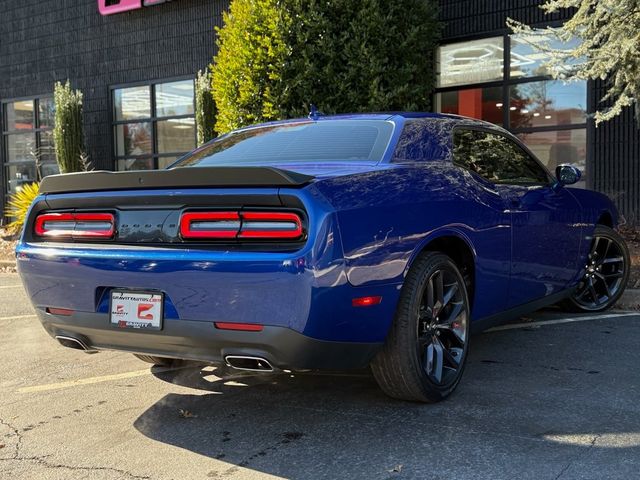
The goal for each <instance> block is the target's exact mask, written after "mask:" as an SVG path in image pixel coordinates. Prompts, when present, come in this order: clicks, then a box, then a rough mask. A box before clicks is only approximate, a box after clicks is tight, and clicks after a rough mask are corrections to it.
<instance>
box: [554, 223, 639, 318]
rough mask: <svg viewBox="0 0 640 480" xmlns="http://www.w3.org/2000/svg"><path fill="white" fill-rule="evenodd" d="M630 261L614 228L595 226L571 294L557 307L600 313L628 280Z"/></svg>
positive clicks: (614, 298)
mask: <svg viewBox="0 0 640 480" xmlns="http://www.w3.org/2000/svg"><path fill="white" fill-rule="evenodd" d="M630 264H631V262H630V258H629V249H628V248H627V244H626V243H625V241H624V239H623V238H622V237H621V236H620V235H619V234H618V233H617V232H616V231H615V230H613V229H611V228H609V227H606V226H604V225H598V226H597V227H596V229H595V231H594V233H593V239H592V241H591V250H590V251H589V257H588V259H587V264H586V265H585V273H584V276H583V277H582V279H581V280H580V283H579V284H578V287H577V289H576V291H575V293H574V294H573V296H572V297H571V298H569V299H567V300H566V301H565V302H563V303H562V304H561V306H562V307H563V308H564V309H565V310H567V311H570V312H601V311H603V310H607V309H609V308H611V307H613V306H614V305H615V304H616V302H617V301H618V300H619V299H620V297H621V296H622V294H623V293H624V289H625V288H626V286H627V282H628V281H629V274H630V268H629V267H630Z"/></svg>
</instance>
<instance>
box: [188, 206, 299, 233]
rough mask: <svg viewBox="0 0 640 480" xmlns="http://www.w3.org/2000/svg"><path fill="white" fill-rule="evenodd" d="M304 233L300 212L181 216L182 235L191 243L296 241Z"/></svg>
mask: <svg viewBox="0 0 640 480" xmlns="http://www.w3.org/2000/svg"><path fill="white" fill-rule="evenodd" d="M216 223H219V225H216ZM230 223H231V224H232V225H230ZM198 224H200V227H198ZM207 224H211V225H207ZM302 234H303V228H302V219H301V218H300V215H298V214H296V213H288V212H242V211H241V212H187V213H183V214H182V216H181V217H180V235H181V237H182V238H183V239H187V240H188V239H214V240H215V239H236V238H237V239H270V240H280V239H281V240H296V239H298V238H300V237H302Z"/></svg>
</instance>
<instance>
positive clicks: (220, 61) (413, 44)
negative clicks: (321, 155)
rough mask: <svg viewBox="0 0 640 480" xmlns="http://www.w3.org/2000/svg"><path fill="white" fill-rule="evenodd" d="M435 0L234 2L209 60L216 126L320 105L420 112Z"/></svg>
mask: <svg viewBox="0 0 640 480" xmlns="http://www.w3.org/2000/svg"><path fill="white" fill-rule="evenodd" d="M437 17H438V8H437V3H436V2H435V0H395V1H393V2H385V1H383V0H279V1H276V0H234V2H233V3H232V6H231V10H230V12H229V14H228V15H226V16H225V25H224V27H223V28H222V29H220V30H219V31H218V33H219V39H218V45H219V51H220V53H219V55H218V57H217V59H216V63H215V65H214V66H213V74H214V95H215V97H216V102H217V104H218V109H219V113H218V127H219V130H220V131H226V130H229V129H231V128H236V127H238V126H242V125H246V124H250V123H254V122H256V121H263V120H271V119H276V118H284V117H292V116H301V115H306V114H307V113H308V112H309V109H310V104H311V103H313V104H315V105H316V106H317V107H318V108H319V109H320V110H321V111H323V112H324V113H340V112H361V111H394V110H409V111H411V110H428V109H429V107H430V98H431V95H432V93H433V89H434V86H435V69H434V65H435V49H436V47H437V42H438V39H439V35H440V24H439V23H438V19H437Z"/></svg>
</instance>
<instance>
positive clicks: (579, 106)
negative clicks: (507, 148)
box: [435, 35, 588, 186]
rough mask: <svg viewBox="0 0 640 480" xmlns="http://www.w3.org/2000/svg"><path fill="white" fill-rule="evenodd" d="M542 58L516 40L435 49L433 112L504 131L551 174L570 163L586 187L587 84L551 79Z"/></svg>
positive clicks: (571, 44) (567, 45) (543, 55)
mask: <svg viewBox="0 0 640 480" xmlns="http://www.w3.org/2000/svg"><path fill="white" fill-rule="evenodd" d="M534 39H535V38H534ZM576 44H577V40H570V41H568V42H566V43H563V44H557V43H553V42H552V43H551V44H550V45H549V46H551V47H553V48H571V47H575V46H576ZM547 55H548V54H546V53H540V52H538V51H536V50H534V49H533V48H531V47H530V46H529V44H528V43H526V42H524V41H523V39H522V37H519V36H516V35H504V36H502V37H492V38H487V39H483V40H473V41H470V42H459V43H454V44H450V45H444V46H441V47H440V48H439V49H438V90H437V93H436V98H435V100H436V101H435V104H436V109H437V110H438V111H439V112H442V113H453V114H458V115H464V116H467V117H473V118H478V119H481V120H486V121H488V122H491V123H494V124H496V125H500V126H502V127H504V128H507V129H509V130H510V131H511V132H513V133H514V134H516V135H517V136H518V137H519V138H520V139H521V140H523V141H524V143H525V144H526V145H527V146H528V147H529V148H530V149H531V150H532V151H533V152H534V153H535V154H536V156H538V158H539V159H540V160H541V161H542V162H544V163H545V164H546V166H547V168H548V169H549V170H551V171H552V172H553V171H554V170H555V167H556V166H557V165H559V164H561V163H573V164H576V165H577V166H578V167H579V168H580V169H581V170H582V171H583V173H584V175H583V180H584V181H583V182H581V185H582V186H586V180H587V179H588V175H587V174H588V172H587V171H586V169H587V162H586V151H587V148H586V146H587V136H586V132H587V128H586V127H587V106H586V104H587V83H586V82H585V81H573V82H569V83H566V82H562V81H559V80H552V79H551V75H550V73H551V72H549V71H548V69H547V68H546V67H544V66H543V64H544V62H545V61H546V60H547V59H548V57H547ZM505 61H507V62H508V63H509V64H508V66H506V68H505V65H504V63H505Z"/></svg>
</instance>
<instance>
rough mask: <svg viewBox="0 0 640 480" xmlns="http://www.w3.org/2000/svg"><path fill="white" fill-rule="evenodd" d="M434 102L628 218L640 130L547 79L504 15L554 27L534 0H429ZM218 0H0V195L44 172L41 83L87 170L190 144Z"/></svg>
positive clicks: (155, 161)
mask: <svg viewBox="0 0 640 480" xmlns="http://www.w3.org/2000/svg"><path fill="white" fill-rule="evenodd" d="M439 3H440V8H441V19H442V21H443V23H444V35H443V39H442V42H441V47H440V48H439V51H438V90H437V92H436V94H435V97H434V108H435V109H437V110H438V111H442V112H449V113H458V114H462V115H467V116H472V117H477V118H482V119H485V120H488V121H490V122H493V123H496V124H499V125H502V126H504V127H506V128H508V129H509V130H511V131H512V132H514V133H515V134H517V135H518V136H519V137H520V138H522V139H523V141H524V142H525V143H527V145H528V146H529V147H530V148H531V149H532V150H533V151H534V152H535V153H536V154H537V156H538V157H539V158H540V159H541V160H542V161H543V162H544V163H546V164H547V165H548V166H549V168H550V169H553V168H554V167H555V166H556V165H557V164H559V163H573V164H576V165H578V166H580V167H581V168H582V169H583V170H584V172H585V176H584V182H583V183H582V186H583V187H585V188H593V189H596V190H599V191H602V192H605V193H607V194H608V195H610V196H611V197H612V198H613V199H614V200H615V202H616V204H617V205H618V208H619V210H620V211H621V213H623V214H624V216H625V217H626V219H627V220H628V221H629V222H633V223H638V222H639V221H640V131H639V130H638V128H637V124H636V121H635V119H634V116H633V112H632V111H631V110H629V111H625V112H624V114H623V115H622V116H620V117H618V118H617V119H615V120H613V121H612V122H609V123H607V124H605V125H602V126H600V127H599V128H597V129H596V128H595V127H594V125H593V122H592V121H590V120H588V114H589V113H591V112H593V111H594V110H595V109H596V108H597V106H598V104H599V99H600V98H602V96H603V94H604V90H605V86H604V84H603V82H574V83H569V84H565V83H563V82H559V81H553V80H551V78H550V75H549V72H548V71H546V70H545V69H544V68H543V66H542V63H543V61H544V57H543V56H541V55H540V54H538V53H536V52H535V51H533V50H532V49H531V48H530V47H529V46H528V44H527V43H525V42H523V41H522V40H521V39H519V38H517V37H514V36H512V35H510V34H509V31H508V29H507V28H506V26H505V21H506V19H507V17H510V18H514V19H517V20H521V21H524V22H525V23H528V24H530V25H536V26H546V25H551V26H554V25H560V24H561V23H562V21H564V20H566V19H567V18H568V17H569V16H570V15H571V12H563V13H560V14H557V15H554V16H548V15H546V14H545V13H544V12H543V11H542V10H541V9H540V8H539V5H540V4H541V3H542V1H541V0H520V1H518V2H507V1H502V0H492V1H484V0H440V2H439ZM228 4H229V0H173V1H164V0H40V1H36V0H4V1H3V2H0V27H1V30H0V31H1V32H2V36H1V39H0V109H1V111H0V120H1V121H2V123H1V127H2V128H1V131H2V135H1V138H0V160H1V161H2V163H3V168H2V170H1V177H0V180H1V183H2V202H3V205H4V203H5V201H6V198H7V195H8V194H10V193H12V192H15V191H16V189H18V188H20V185H22V184H24V183H28V182H31V181H34V180H37V179H39V178H41V177H42V176H45V175H49V174H51V173H55V172H56V171H57V167H56V164H55V156H54V153H53V143H52V139H51V127H52V123H53V113H54V105H53V100H52V96H53V85H54V83H55V82H56V81H65V80H66V79H69V80H70V81H71V84H72V86H73V87H74V88H77V89H80V90H81V91H82V92H83V95H84V127H85V137H86V150H87V155H88V157H89V159H90V161H91V162H92V165H93V166H94V167H95V168H97V169H107V170H127V169H139V168H162V167H164V166H166V165H168V164H170V163H171V162H172V161H173V160H174V159H175V158H177V157H178V156H179V155H181V154H182V153H185V152H187V151H189V150H190V149H192V148H193V147H194V146H195V138H196V137H195V135H196V134H195V120H194V108H193V80H194V77H195V74H196V72H197V71H198V70H201V69H204V68H206V67H207V65H208V64H209V63H210V62H211V60H212V58H213V57H214V55H215V40H214V39H215V30H214V29H215V27H216V26H219V25H221V23H222V12H223V11H224V10H225V9H226V8H228Z"/></svg>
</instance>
